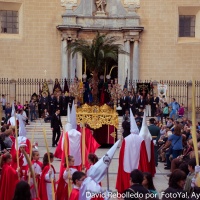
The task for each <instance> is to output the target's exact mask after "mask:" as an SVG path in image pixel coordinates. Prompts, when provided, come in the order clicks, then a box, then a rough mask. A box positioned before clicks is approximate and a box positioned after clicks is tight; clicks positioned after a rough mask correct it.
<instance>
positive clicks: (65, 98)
mask: <svg viewBox="0 0 200 200" xmlns="http://www.w3.org/2000/svg"><path fill="white" fill-rule="evenodd" d="M61 115H62V116H66V115H67V97H66V96H65V93H64V92H63V93H62V111H61Z"/></svg>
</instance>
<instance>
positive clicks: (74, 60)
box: [68, 37, 77, 79]
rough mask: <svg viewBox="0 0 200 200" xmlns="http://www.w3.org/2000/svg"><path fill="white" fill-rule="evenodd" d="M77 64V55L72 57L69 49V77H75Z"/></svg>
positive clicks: (69, 39)
mask: <svg viewBox="0 0 200 200" xmlns="http://www.w3.org/2000/svg"><path fill="white" fill-rule="evenodd" d="M68 41H69V42H71V41H72V38H71V37H69V38H68ZM76 65H77V58H76V55H74V57H72V53H71V52H70V51H68V74H69V75H68V78H70V79H74V77H75V70H76Z"/></svg>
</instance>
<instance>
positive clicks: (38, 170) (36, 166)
mask: <svg viewBox="0 0 200 200" xmlns="http://www.w3.org/2000/svg"><path fill="white" fill-rule="evenodd" d="M32 168H33V171H34V172H35V174H40V175H41V173H42V168H41V167H40V165H39V164H37V163H33V164H32ZM32 185H33V178H31V179H30V186H32ZM31 197H32V199H34V198H36V191H35V188H34V187H31Z"/></svg>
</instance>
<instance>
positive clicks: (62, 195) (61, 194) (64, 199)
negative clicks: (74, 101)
mask: <svg viewBox="0 0 200 200" xmlns="http://www.w3.org/2000/svg"><path fill="white" fill-rule="evenodd" d="M70 168H74V169H77V167H74V166H70ZM65 170H66V168H62V171H60V178H59V180H58V187H57V191H56V199H57V200H68V199H69V198H68V184H67V183H66V182H65V180H64V179H63V173H64V171H65Z"/></svg>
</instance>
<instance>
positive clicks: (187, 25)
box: [179, 15, 196, 37]
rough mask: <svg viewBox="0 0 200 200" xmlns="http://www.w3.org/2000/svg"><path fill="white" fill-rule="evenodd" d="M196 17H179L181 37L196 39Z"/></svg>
mask: <svg viewBox="0 0 200 200" xmlns="http://www.w3.org/2000/svg"><path fill="white" fill-rule="evenodd" d="M195 18H196V16H195V15H179V37H195Z"/></svg>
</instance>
